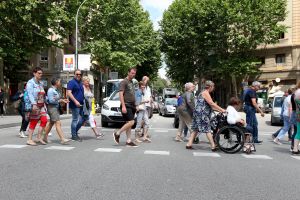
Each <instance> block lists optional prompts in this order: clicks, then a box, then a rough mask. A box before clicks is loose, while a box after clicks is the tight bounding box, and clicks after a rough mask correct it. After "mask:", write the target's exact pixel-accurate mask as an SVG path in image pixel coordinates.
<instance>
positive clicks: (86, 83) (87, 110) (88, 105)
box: [77, 76, 104, 139]
mask: <svg viewBox="0 0 300 200" xmlns="http://www.w3.org/2000/svg"><path fill="white" fill-rule="evenodd" d="M82 83H83V89H84V103H83V116H84V117H83V118H84V119H85V121H88V123H89V124H90V126H91V128H92V130H93V132H94V134H95V137H96V139H99V138H101V137H103V136H104V135H103V134H102V133H99V131H98V129H97V126H96V121H95V119H94V116H93V114H92V100H93V98H94V94H93V92H92V90H91V86H90V79H89V77H87V76H84V77H82ZM77 131H78V130H77Z"/></svg>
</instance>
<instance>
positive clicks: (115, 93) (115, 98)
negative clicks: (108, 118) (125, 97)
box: [109, 92, 120, 101]
mask: <svg viewBox="0 0 300 200" xmlns="http://www.w3.org/2000/svg"><path fill="white" fill-rule="evenodd" d="M109 100H111V101H120V97H119V92H114V93H113V94H112V95H111V97H110V98H109Z"/></svg>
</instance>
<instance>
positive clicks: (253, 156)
mask: <svg viewBox="0 0 300 200" xmlns="http://www.w3.org/2000/svg"><path fill="white" fill-rule="evenodd" d="M242 156H243V157H245V158H253V159H265V160H271V159H273V158H272V157H270V156H267V155H246V154H243V155H242Z"/></svg>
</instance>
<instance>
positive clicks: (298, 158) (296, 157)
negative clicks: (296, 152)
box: [291, 156, 300, 160]
mask: <svg viewBox="0 0 300 200" xmlns="http://www.w3.org/2000/svg"><path fill="white" fill-rule="evenodd" d="M291 157H292V158H295V159H297V160H300V156H291Z"/></svg>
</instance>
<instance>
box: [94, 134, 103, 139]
mask: <svg viewBox="0 0 300 200" xmlns="http://www.w3.org/2000/svg"><path fill="white" fill-rule="evenodd" d="M103 136H104V134H103V133H100V134H97V135H96V139H100V138H103Z"/></svg>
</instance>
